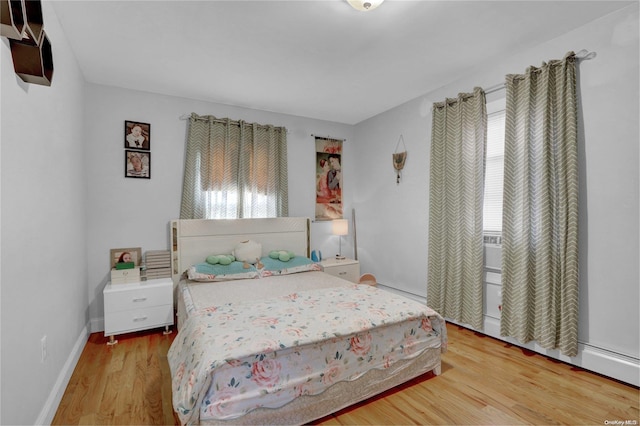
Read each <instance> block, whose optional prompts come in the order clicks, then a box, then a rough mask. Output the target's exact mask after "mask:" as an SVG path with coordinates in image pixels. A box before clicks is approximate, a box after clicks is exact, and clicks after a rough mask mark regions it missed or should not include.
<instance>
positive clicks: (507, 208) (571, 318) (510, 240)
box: [500, 52, 578, 356]
mask: <svg viewBox="0 0 640 426" xmlns="http://www.w3.org/2000/svg"><path fill="white" fill-rule="evenodd" d="M576 61H577V58H576V57H575V55H574V54H573V52H569V53H568V54H567V55H566V56H565V58H564V59H563V60H553V61H550V62H549V63H543V64H542V66H541V67H540V68H536V67H529V68H527V70H526V73H525V74H524V75H507V76H506V129H505V154H504V164H505V165H504V167H505V173H504V206H503V230H502V287H503V296H502V319H501V326H500V327H501V335H503V336H511V337H515V338H516V339H518V340H519V341H521V342H524V343H526V342H528V341H531V340H536V341H537V342H538V343H539V344H540V345H541V346H542V347H544V348H548V349H556V348H559V349H560V351H561V352H562V353H563V354H565V355H567V356H575V355H577V352H578V157H577V121H578V120H577V106H576Z"/></svg>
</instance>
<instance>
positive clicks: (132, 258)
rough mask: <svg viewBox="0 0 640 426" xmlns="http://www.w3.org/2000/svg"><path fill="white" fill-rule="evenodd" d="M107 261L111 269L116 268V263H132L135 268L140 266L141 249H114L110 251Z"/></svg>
mask: <svg viewBox="0 0 640 426" xmlns="http://www.w3.org/2000/svg"><path fill="white" fill-rule="evenodd" d="M109 260H110V262H111V269H113V268H115V267H116V263H126V262H133V263H134V265H135V266H140V263H141V262H142V248H140V247H130V248H114V249H111V252H110V256H109Z"/></svg>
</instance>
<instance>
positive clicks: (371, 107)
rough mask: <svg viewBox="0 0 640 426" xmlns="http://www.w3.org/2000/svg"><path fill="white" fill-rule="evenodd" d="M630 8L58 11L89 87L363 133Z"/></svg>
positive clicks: (508, 5)
mask: <svg viewBox="0 0 640 426" xmlns="http://www.w3.org/2000/svg"><path fill="white" fill-rule="evenodd" d="M630 3H632V2H630V1H626V2H617V1H539V0H538V1H518V0H514V1H453V0H448V1H430V0H422V1H417V0H414V1H399V0H396V1H394V0H387V1H386V2H385V3H383V4H382V5H381V6H380V7H378V8H377V9H375V10H373V11H369V12H357V11H355V10H354V9H352V8H351V7H350V6H349V5H348V3H347V1H346V0H316V1H311V0H307V1H304V0H300V1H291V0H290V1H270V0H261V1H242V0H235V1H213V0H209V1H179V0H174V1H154V0H143V1H115V0H110V1H88V0H84V1H64V0H55V1H54V2H53V5H54V9H55V12H56V14H57V16H58V18H59V20H60V22H61V24H62V28H63V29H64V31H65V34H66V36H67V38H68V39H69V42H70V44H71V47H72V49H73V51H74V53H75V55H76V57H77V60H78V62H79V64H80V68H81V69H82V72H83V73H84V76H85V78H86V80H87V81H88V82H91V83H97V84H104V85H110V86H118V87H123V88H131V89H136V90H142V91H147V92H154V93H161V94H167V95H174V96H180V97H186V98H192V99H199V100H204V101H210V102H216V103H223V104H229V105H235V106H241V107H247V108H255V109H260V110H266V111H274V112H278V113H285V114H293V115H298V116H304V117H311V118H316V119H322V120H329V121H335V122H341V123H347V124H356V123H358V122H360V121H362V120H365V119H367V118H369V117H372V116H374V115H376V114H379V113H381V112H384V111H386V110H388V109H390V108H393V107H395V106H397V105H400V104H402V103H404V102H406V101H408V100H411V99H414V98H416V97H418V96H420V95H422V94H425V93H427V92H429V91H431V90H434V89H436V88H438V87H441V86H443V85H444V84H446V83H448V82H450V81H453V80H455V79H456V78H459V77H461V76H464V75H465V74H467V73H469V72H470V69H471V68H472V67H474V66H477V65H478V64H481V63H483V62H486V61H491V60H492V59H494V58H499V57H504V56H505V55H508V54H509V53H510V52H516V51H519V50H521V49H525V48H528V47H530V46H535V45H538V44H540V43H542V42H545V41H547V40H550V39H553V38H555V37H557V36H559V35H560V34H563V33H565V32H567V31H570V30H571V29H573V28H576V27H579V26H581V25H583V24H584V23H586V22H590V21H593V20H594V19H597V18H598V17H600V16H602V15H605V14H607V13H610V12H612V11H614V10H617V9H620V8H621V7H624V6H625V5H628V4H630ZM52 44H53V45H54V46H55V40H52ZM583 47H584V46H575V47H571V48H572V49H576V50H578V49H581V48H583ZM567 50H570V49H567ZM54 52H55V50H54ZM564 53H565V52H558V55H562V54H564ZM54 60H55V58H54ZM203 113H204V112H203Z"/></svg>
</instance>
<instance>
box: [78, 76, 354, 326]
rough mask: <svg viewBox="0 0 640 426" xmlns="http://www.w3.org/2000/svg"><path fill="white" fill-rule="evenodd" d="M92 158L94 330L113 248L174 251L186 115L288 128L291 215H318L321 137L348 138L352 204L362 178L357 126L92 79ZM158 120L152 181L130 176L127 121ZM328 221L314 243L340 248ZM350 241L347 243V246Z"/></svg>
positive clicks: (88, 123) (315, 230)
mask: <svg viewBox="0 0 640 426" xmlns="http://www.w3.org/2000/svg"><path fill="white" fill-rule="evenodd" d="M85 105H86V110H85V123H84V129H85V134H86V135H88V137H87V138H86V139H85V141H84V142H85V143H86V157H85V162H86V164H87V165H88V172H87V175H86V180H87V184H88V187H89V197H88V201H87V217H88V227H87V229H88V246H87V247H88V268H89V269H88V270H89V303H90V306H89V314H90V317H91V320H92V327H91V328H92V331H99V330H103V323H102V321H103V315H104V314H103V298H102V290H103V289H104V286H105V285H106V283H107V281H108V278H109V267H110V266H109V250H110V249H111V248H117V247H141V248H142V251H143V252H144V251H147V250H157V249H168V248H169V234H168V232H169V228H168V223H169V221H170V220H171V219H177V218H178V217H179V213H180V198H181V194H182V179H183V168H184V166H183V163H184V151H185V140H186V129H187V124H188V122H187V121H185V120H180V117H181V116H182V115H185V114H190V113H191V112H195V113H197V114H199V115H209V114H211V115H214V116H216V117H221V118H222V117H229V118H232V119H235V120H239V119H242V120H245V121H247V122H254V123H261V124H273V125H276V126H284V127H286V128H287V130H288V134H287V146H288V152H289V155H288V166H289V215H290V216H304V217H310V218H313V215H314V202H315V189H314V188H315V144H314V138H313V137H312V136H311V134H315V135H322V136H326V135H330V136H332V137H336V138H346V139H347V142H346V143H345V145H344V155H343V167H344V180H345V186H346V187H347V189H346V194H345V209H346V210H347V211H350V207H349V204H348V203H349V198H350V196H351V195H350V191H351V189H349V188H350V185H351V183H350V182H352V181H354V180H355V162H356V158H355V155H354V144H353V142H351V139H352V137H353V126H350V125H344V124H337V123H331V122H326V121H320V120H312V119H307V118H301V117H295V116H289V115H283V114H275V113H270V112H266V111H256V110H250V109H245V108H236V107H231V106H226V105H220V104H213V103H206V102H200V101H196V100H191V99H184V98H177V97H171V96H162V95H156V94H151V93H146V92H138V91H131V90H124V89H119V88H114V87H106V86H100V85H94V84H88V85H87V90H86V98H85ZM125 120H132V121H141V122H144V123H150V124H151V179H149V180H147V179H132V178H125V177H124V139H123V138H124V121H125ZM329 234H330V228H329V227H328V224H326V223H314V224H312V245H313V247H314V248H319V249H321V250H322V251H323V253H334V252H337V248H336V247H337V239H335V238H332V237H331V236H330V235H329ZM345 246H346V244H343V249H344V247H345Z"/></svg>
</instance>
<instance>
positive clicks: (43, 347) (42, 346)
mask: <svg viewBox="0 0 640 426" xmlns="http://www.w3.org/2000/svg"><path fill="white" fill-rule="evenodd" d="M40 349H41V351H42V353H41V357H40V362H44V361H45V360H46V359H47V355H48V354H47V335H46V334H45V335H44V336H42V339H40Z"/></svg>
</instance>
